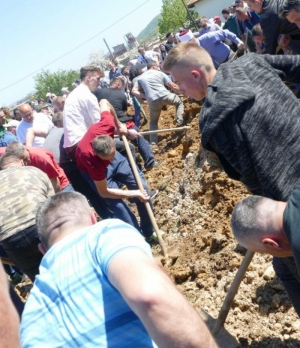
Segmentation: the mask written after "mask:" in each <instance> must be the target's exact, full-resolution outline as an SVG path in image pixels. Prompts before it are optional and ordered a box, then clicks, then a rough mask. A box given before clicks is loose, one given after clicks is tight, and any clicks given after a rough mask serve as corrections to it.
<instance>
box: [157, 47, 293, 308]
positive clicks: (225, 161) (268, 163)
mask: <svg viewBox="0 0 300 348" xmlns="http://www.w3.org/2000/svg"><path fill="white" fill-rule="evenodd" d="M164 70H165V71H167V72H170V73H171V75H172V77H173V81H174V83H176V84H177V85H178V86H179V90H180V92H181V93H183V94H185V95H188V96H190V97H192V98H194V99H196V100H201V99H203V98H204V97H206V99H205V102H204V105H203V107H202V110H201V114H200V128H201V133H202V146H203V147H204V148H205V149H207V150H209V151H213V152H215V153H216V154H217V156H218V158H219V160H220V162H221V164H222V166H223V168H224V170H225V171H226V173H227V174H228V175H229V176H230V177H231V178H233V179H235V180H240V181H241V182H243V183H244V184H245V185H246V186H247V188H248V189H249V190H250V191H251V192H252V193H253V194H256V195H261V196H264V197H269V198H272V199H276V200H280V201H286V200H287V199H288V197H289V196H290V195H291V193H292V191H293V189H294V188H295V186H296V185H297V184H298V183H299V182H300V175H299V173H300V144H299V137H300V105H299V101H298V100H297V98H296V97H295V96H294V94H293V93H292V92H291V91H290V90H289V88H288V87H287V86H286V85H285V84H284V82H283V81H282V80H284V81H289V82H292V83H299V82H300V56H270V55H257V54H254V53H249V54H247V55H245V56H243V57H241V58H239V59H237V60H235V61H233V62H231V63H225V64H223V65H221V66H220V68H219V69H218V71H216V70H215V68H214V66H213V63H212V60H211V58H210V56H209V55H208V53H207V52H206V51H205V50H204V49H202V48H201V47H199V46H197V45H195V44H192V43H181V44H178V45H177V46H176V47H175V48H174V49H173V50H172V51H171V52H170V53H169V55H168V56H167V58H166V59H165V61H164ZM277 260H279V263H281V264H282V263H283V262H284V261H283V260H285V259H277V258H276V261H277ZM276 266H277V265H275V271H276V272H277V270H278V267H277V269H276ZM294 268H295V263H294ZM278 273H279V272H277V274H278ZM279 277H280V274H279ZM281 279H282V278H281ZM282 281H283V283H284V279H282ZM297 284H298V290H297V291H298V293H299V292H300V282H297ZM284 285H285V284H284ZM287 290H288V289H287ZM289 295H290V297H291V299H292V301H293V298H292V295H291V293H290V292H289ZM293 304H294V306H296V305H297V304H295V303H294V301H293ZM296 310H297V311H298V313H300V307H299V308H297V309H296Z"/></svg>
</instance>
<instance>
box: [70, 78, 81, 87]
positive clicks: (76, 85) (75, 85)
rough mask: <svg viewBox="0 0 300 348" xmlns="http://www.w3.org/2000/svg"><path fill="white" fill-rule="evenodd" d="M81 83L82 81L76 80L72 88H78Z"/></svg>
mask: <svg viewBox="0 0 300 348" xmlns="http://www.w3.org/2000/svg"><path fill="white" fill-rule="evenodd" d="M80 83H81V80H80V79H76V80H75V81H74V82H73V83H72V87H73V89H75V88H77V87H78V86H79V85H80Z"/></svg>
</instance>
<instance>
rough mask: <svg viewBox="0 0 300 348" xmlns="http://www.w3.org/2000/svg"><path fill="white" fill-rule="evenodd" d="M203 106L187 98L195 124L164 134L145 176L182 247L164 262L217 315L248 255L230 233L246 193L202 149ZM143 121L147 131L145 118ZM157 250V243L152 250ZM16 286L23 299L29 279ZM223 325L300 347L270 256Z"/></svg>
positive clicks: (166, 118) (255, 340) (251, 343)
mask: <svg viewBox="0 0 300 348" xmlns="http://www.w3.org/2000/svg"><path fill="white" fill-rule="evenodd" d="M144 109H145V111H146V113H147V115H148V108H147V106H146V107H144ZM199 111H200V106H199V105H198V104H196V103H189V102H185V125H188V126H190V127H191V129H190V130H189V131H188V133H187V138H186V137H185V135H184V133H170V132H169V133H164V134H161V135H160V137H159V143H158V146H154V148H153V151H154V153H155V155H156V160H157V161H159V162H161V164H160V166H159V167H157V168H153V169H152V170H151V171H149V172H146V173H145V176H146V178H147V182H148V185H149V187H150V188H151V189H158V190H159V194H158V195H157V196H156V197H155V198H154V207H155V217H156V219H157V223H158V225H159V228H160V229H161V230H162V231H164V232H165V235H164V240H165V242H166V244H167V246H168V247H170V248H171V247H176V248H177V249H178V251H179V254H178V257H176V258H174V259H173V262H172V263H171V264H168V263H165V264H164V266H162V267H163V269H164V270H165V271H166V272H167V273H168V274H169V275H170V277H171V278H172V279H173V281H174V282H175V284H176V286H177V287H178V289H179V290H180V291H181V292H182V293H183V294H184V296H185V297H186V298H187V299H188V300H189V301H190V302H191V303H192V305H194V306H195V307H197V308H199V307H200V308H202V309H204V310H205V311H206V312H207V313H209V314H210V315H211V316H213V317H214V318H216V317H217V316H218V313H219V310H220V308H221V305H222V303H223V301H224V298H225V296H226V293H227V291H228V288H229V286H230V284H231V282H232V280H233V278H234V276H235V274H236V272H237V270H238V268H239V265H240V263H241V261H242V259H243V256H244V254H245V249H243V248H241V247H240V246H238V245H237V243H236V242H235V240H234V239H233V237H232V233H231V230H230V224H229V223H230V215H231V212H232V210H233V207H234V205H235V204H236V203H237V202H238V201H239V200H240V199H242V198H243V197H245V196H246V195H247V194H249V193H248V192H247V190H246V188H245V187H244V186H243V185H242V184H241V183H239V182H236V181H233V180H231V179H229V178H228V177H227V175H226V174H225V173H224V172H223V171H222V169H221V168H220V166H219V163H218V160H217V158H216V157H214V156H213V155H212V154H211V153H209V152H207V151H205V150H204V149H202V148H201V146H200V136H199V127H198V120H199ZM174 118H175V109H174V108H171V107H169V109H168V110H167V111H163V112H162V114H161V116H160V122H159V128H160V129H163V128H164V129H165V128H171V127H174V124H175V123H174ZM141 128H142V129H145V130H147V129H148V124H144V125H143V126H142V127H141ZM159 250H160V247H159V246H158V245H155V246H153V252H154V253H156V252H158V251H159ZM17 289H18V291H19V293H20V295H21V297H22V298H23V299H24V300H25V299H26V298H27V296H28V290H29V289H30V284H29V283H28V282H27V283H23V284H21V285H18V286H17ZM225 327H226V329H227V330H228V331H229V332H230V333H231V334H232V335H233V336H234V337H235V338H236V339H237V340H238V342H239V343H240V347H255V348H258V347H260V348H262V347H268V348H275V347H276V348H279V347H300V332H299V329H300V320H299V319H298V316H297V315H296V313H295V311H294V309H293V308H292V306H291V303H290V301H289V299H288V298H287V295H286V293H285V291H284V290H283V287H282V285H281V283H280V282H279V280H278V279H276V277H275V275H274V271H273V268H272V265H271V257H270V256H262V255H258V254H256V255H255V256H254V259H253V261H252V263H251V265H250V267H249V269H248V272H247V273H246V276H245V278H244V280H243V282H242V284H241V287H240V289H239V292H238V294H237V296H236V298H235V300H234V303H233V306H232V309H231V310H230V312H229V316H228V318H227V321H226V324H225ZM222 347H224V348H226V344H225V345H223V346H222Z"/></svg>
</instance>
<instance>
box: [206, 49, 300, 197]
mask: <svg viewBox="0 0 300 348" xmlns="http://www.w3.org/2000/svg"><path fill="white" fill-rule="evenodd" d="M282 80H285V81H290V82H294V83H299V82H300V56H270V55H257V54H255V53H249V54H247V55H245V56H243V57H241V58H239V59H237V60H236V61H234V62H232V63H225V64H222V65H221V66H220V68H219V70H218V71H217V73H216V75H215V77H214V79H213V81H212V83H211V84H210V85H209V86H208V91H207V97H206V100H205V102H204V105H203V107H202V111H201V115H200V129H201V132H202V145H203V147H204V148H205V149H207V150H210V151H213V152H215V153H216V154H217V155H218V157H219V159H220V162H221V164H222V166H223V168H224V170H225V171H226V172H227V173H228V175H229V176H230V177H232V178H234V179H236V180H240V181H242V182H243V183H244V184H245V185H246V186H247V187H248V189H249V190H250V191H251V192H252V193H253V194H258V195H262V196H265V197H270V198H273V199H277V200H287V198H288V196H289V195H290V194H291V193H292V191H293V188H294V187H295V186H296V184H297V183H298V182H300V104H299V101H298V100H297V98H296V97H295V96H294V94H293V93H292V92H291V91H290V90H289V88H288V87H286V85H285V84H284V83H283V82H282Z"/></svg>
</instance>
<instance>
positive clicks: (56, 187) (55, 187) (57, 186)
mask: <svg viewBox="0 0 300 348" xmlns="http://www.w3.org/2000/svg"><path fill="white" fill-rule="evenodd" d="M50 181H51V184H52V187H53V190H54V192H55V193H57V192H59V191H60V182H59V179H58V177H56V178H52V179H50Z"/></svg>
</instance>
